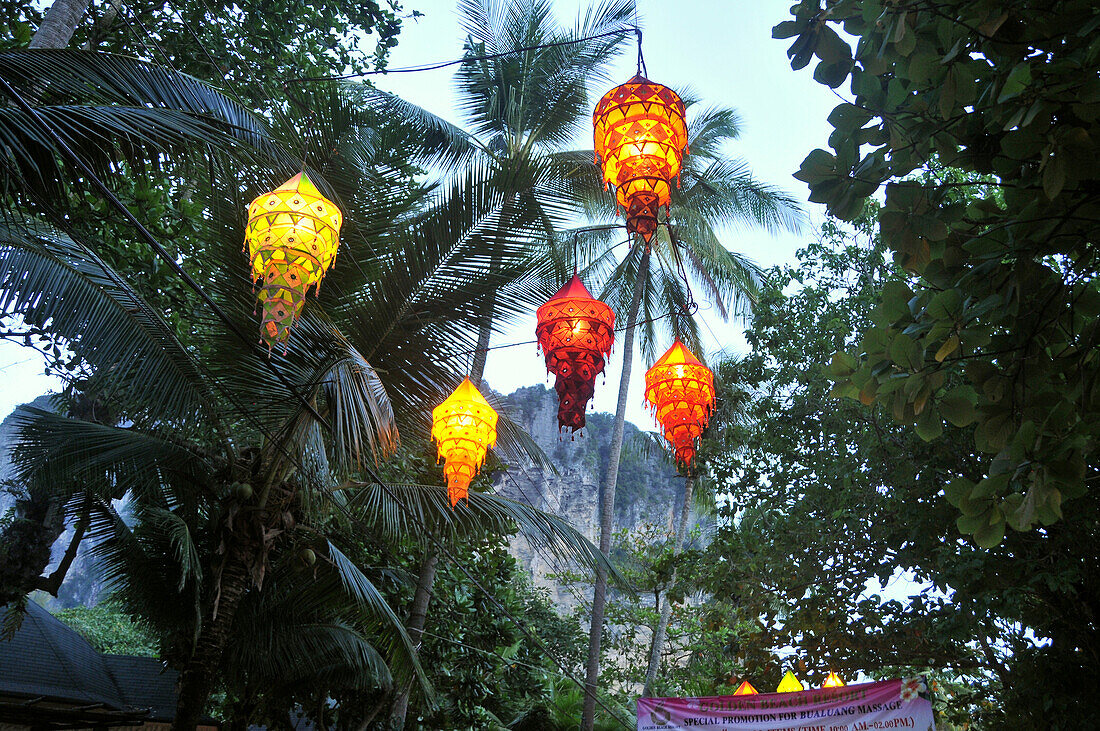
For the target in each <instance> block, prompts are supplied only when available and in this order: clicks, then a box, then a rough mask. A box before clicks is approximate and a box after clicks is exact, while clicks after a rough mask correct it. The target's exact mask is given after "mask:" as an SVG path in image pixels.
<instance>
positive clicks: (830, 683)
mask: <svg viewBox="0 0 1100 731" xmlns="http://www.w3.org/2000/svg"><path fill="white" fill-rule="evenodd" d="M842 685H845V683H844V681H843V680H841V679H840V676H839V675H837V674H836V673H835V672H832V671H830V672H829V677H827V678H825V685H823V686H821V687H822V688H839V687H841V686H842Z"/></svg>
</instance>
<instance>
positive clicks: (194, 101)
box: [0, 49, 286, 192]
mask: <svg viewBox="0 0 1100 731" xmlns="http://www.w3.org/2000/svg"><path fill="white" fill-rule="evenodd" d="M0 75H2V76H3V77H4V78H5V79H7V80H8V81H9V83H11V84H12V85H13V86H14V87H16V88H17V90H19V91H20V92H21V95H22V96H24V97H25V98H27V99H29V100H31V101H32V103H33V104H34V105H35V106H36V107H37V111H38V113H39V114H40V115H41V116H42V117H43V118H44V119H45V120H46V122H47V123H48V124H49V125H50V126H51V127H52V128H53V129H54V130H55V131H56V132H57V134H58V135H59V136H60V137H61V138H62V139H63V140H64V141H65V143H66V144H67V145H68V146H69V147H70V148H72V149H74V150H75V151H76V152H77V153H78V154H79V155H80V156H81V158H82V159H83V160H84V161H85V162H87V163H88V164H89V165H90V166H91V167H92V169H93V170H94V171H96V172H97V173H98V174H101V175H107V174H109V173H110V171H111V168H112V165H113V164H114V163H116V162H119V161H123V160H126V161H130V162H132V163H134V164H135V165H137V166H140V165H143V164H149V163H151V162H155V161H156V160H158V159H159V158H160V157H161V156H162V155H164V154H171V155H173V156H176V157H181V158H183V157H191V156H194V155H207V154H209V153H210V152H211V151H212V150H220V151H226V152H233V153H235V154H243V155H246V156H251V157H254V158H264V159H272V160H279V159H285V158H286V154H285V153H284V152H283V150H282V149H281V148H280V147H279V146H278V145H276V144H275V143H274V142H273V140H272V139H271V137H270V135H269V134H268V132H267V130H266V128H265V127H264V125H263V123H262V122H261V121H260V120H259V119H258V118H257V117H255V116H254V115H252V114H251V113H250V112H249V111H247V110H246V109H244V108H243V107H241V106H240V105H239V104H237V103H236V102H234V101H232V100H231V99H229V98H228V97H226V96H225V95H224V94H222V93H220V92H219V91H217V90H216V89H214V88H213V87H212V86H209V85H208V84H205V83H204V82H202V81H199V80H198V79H195V78H192V77H190V76H187V75H184V74H180V73H177V72H175V71H171V70H168V69H165V68H162V67H159V66H154V65H152V64H148V63H144V62H142V61H138V60H136V59H132V58H126V57H122V56H114V55H111V54H106V53H98V52H82V51H72V50H53V49H51V50H46V49H34V50H28V49H14V50H7V51H3V52H0ZM0 143H2V144H3V145H4V147H5V149H6V150H8V154H9V156H10V159H11V161H12V162H13V163H14V165H15V166H16V169H17V170H18V174H19V175H20V176H21V178H22V180H23V182H24V184H27V185H32V186H35V187H37V188H39V189H42V190H45V191H52V192H56V191H57V184H58V182H59V181H61V180H64V179H65V178H66V176H65V175H64V173H63V171H62V169H61V167H60V165H59V160H58V158H57V157H56V156H55V155H54V153H53V150H54V143H53V140H52V139H50V138H49V136H48V135H47V134H46V131H45V130H44V129H42V127H41V125H39V124H38V123H37V122H36V121H35V120H34V118H33V117H31V116H30V115H28V114H26V113H24V112H22V111H20V110H18V109H15V108H13V107H9V108H6V109H3V110H0Z"/></svg>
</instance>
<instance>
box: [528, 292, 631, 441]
mask: <svg viewBox="0 0 1100 731" xmlns="http://www.w3.org/2000/svg"><path fill="white" fill-rule="evenodd" d="M535 335H536V337H538V341H539V347H540V348H541V349H542V352H543V355H544V356H545V358H546V369H547V370H548V371H550V372H551V373H553V374H554V376H555V379H554V390H555V391H557V392H558V431H561V429H562V428H563V427H569V428H570V429H572V430H573V431H574V432H576V431H577V430H578V429H581V428H583V427H584V424H585V420H584V411H585V409H586V408H587V406H588V401H589V399H591V398H592V396H593V394H594V393H595V391H596V376H598V375H600V374H601V373H603V369H604V364H605V361H606V358H607V356H608V355H610V353H611V345H612V343H614V342H615V313H614V312H612V310H611V308H610V307H608V306H607V305H605V304H604V303H603V302H600V301H599V300H598V299H595V298H594V297H593V296H592V295H591V294H590V293H589V292H588V289H587V288H586V287H585V286H584V284H583V283H582V282H581V280H580V277H578V276H577V275H576V274H574V275H573V278H572V279H570V280H569V283H568V284H566V285H565V286H564V287H562V288H561V289H559V290H558V292H557V294H555V295H554V296H553V297H551V298H550V300H549V301H548V302H547V303H546V304H544V305H543V306H542V307H540V308H539V309H538V324H537V326H536V327H535Z"/></svg>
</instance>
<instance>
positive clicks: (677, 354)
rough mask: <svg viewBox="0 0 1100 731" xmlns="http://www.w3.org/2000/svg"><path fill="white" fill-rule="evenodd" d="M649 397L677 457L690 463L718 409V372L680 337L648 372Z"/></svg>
mask: <svg viewBox="0 0 1100 731" xmlns="http://www.w3.org/2000/svg"><path fill="white" fill-rule="evenodd" d="M645 400H646V402H647V403H648V404H649V405H650V408H651V409H652V410H653V414H654V416H655V417H656V418H657V422H658V423H659V424H660V425H661V426H663V427H664V429H665V439H667V440H668V441H669V442H670V443H671V444H672V448H673V450H674V451H675V452H676V459H677V460H678V461H680V462H682V463H684V464H685V465H690V464H691V462H692V460H693V459H695V440H696V438H698V437H699V435H700V434H702V433H703V429H704V428H706V425H707V422H708V421H709V420H710V413H711V411H713V410H714V374H713V373H711V372H710V369H709V368H707V367H706V366H705V365H703V364H702V363H700V362H699V359H698V358H696V357H695V355H694V354H693V353H692V352H691V351H690V350H688V349H687V348H686V347H684V344H683V343H681V342H680V341H679V340H677V341H676V342H675V343H673V344H672V347H671V348H669V349H668V351H667V352H666V353H665V354H664V355H662V356H661V358H660V360H658V361H657V362H656V363H654V364H653V367H652V368H650V369H649V370H648V371H646V374H645Z"/></svg>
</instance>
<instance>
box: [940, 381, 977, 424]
mask: <svg viewBox="0 0 1100 731" xmlns="http://www.w3.org/2000/svg"><path fill="white" fill-rule="evenodd" d="M971 393H972V392H971ZM938 404H939V407H940V413H942V414H943V416H944V418H945V419H947V420H948V421H949V422H951V424H953V425H954V426H958V427H963V426H968V425H970V424H973V423H974V419H975V418H977V412H976V411H975V409H974V402H973V400H972V398H971V397H970V396H969V395H968V394H967V393H966V392H965V391H964V389H963V388H955V389H952V390H951V391H948V392H947V393H946V394H944V395H943V396H941V397H940V399H939V401H938Z"/></svg>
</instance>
